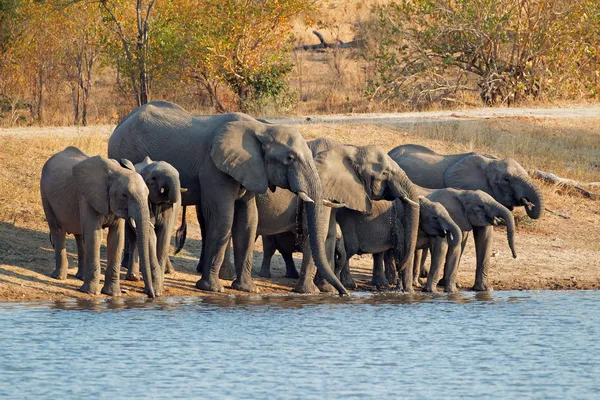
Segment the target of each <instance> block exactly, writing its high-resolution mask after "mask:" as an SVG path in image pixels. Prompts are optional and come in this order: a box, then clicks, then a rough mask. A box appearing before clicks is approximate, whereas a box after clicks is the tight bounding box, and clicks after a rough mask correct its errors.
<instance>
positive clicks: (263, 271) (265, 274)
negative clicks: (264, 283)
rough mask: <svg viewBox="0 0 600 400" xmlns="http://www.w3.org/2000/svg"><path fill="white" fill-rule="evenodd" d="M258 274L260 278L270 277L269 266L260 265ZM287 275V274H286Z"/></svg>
mask: <svg viewBox="0 0 600 400" xmlns="http://www.w3.org/2000/svg"><path fill="white" fill-rule="evenodd" d="M258 276H260V277H261V278H270V277H271V268H265V267H261V268H260V271H258ZM286 276H287V274H286Z"/></svg>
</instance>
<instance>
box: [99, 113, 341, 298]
mask: <svg viewBox="0 0 600 400" xmlns="http://www.w3.org/2000/svg"><path fill="white" fill-rule="evenodd" d="M108 155H109V157H113V158H128V159H130V160H132V161H133V162H140V161H142V160H143V159H144V157H146V156H149V157H151V158H152V159H156V160H163V161H166V162H168V163H170V164H171V165H173V167H175V168H176V169H177V171H179V176H180V180H181V185H182V186H183V187H185V188H187V189H188V191H187V192H186V193H184V194H183V195H182V205H183V206H188V205H196V206H197V207H196V213H197V215H198V220H199V222H200V227H201V234H202V238H203V240H202V253H201V256H200V261H199V263H198V267H197V270H198V272H200V273H202V278H201V279H200V280H198V281H197V282H196V287H197V288H198V289H200V290H208V291H217V292H220V291H223V290H224V288H223V285H222V284H221V283H220V281H219V270H220V268H221V264H222V262H223V255H224V252H225V248H226V246H227V242H228V240H229V238H230V236H232V239H233V251H234V263H235V268H236V275H237V277H236V279H235V280H234V281H233V283H232V287H233V288H234V289H237V290H242V291H246V292H258V288H257V287H256V285H255V284H254V282H253V281H252V277H251V270H252V254H253V247H254V240H255V237H256V232H257V226H258V215H257V208H256V195H257V194H264V193H266V191H267V189H270V190H271V191H275V190H276V188H282V189H289V190H290V191H291V192H293V193H295V194H296V195H298V196H299V197H301V198H302V199H303V201H304V204H305V208H306V218H307V221H308V231H309V243H310V248H311V250H312V252H311V254H312V257H313V258H314V261H315V264H316V266H317V268H318V270H319V272H320V273H321V274H322V276H323V277H324V279H326V280H327V281H328V282H329V283H330V284H332V285H333V286H334V287H335V288H336V289H337V290H338V292H339V294H340V295H345V294H348V292H347V290H346V288H344V287H343V285H342V284H341V283H340V281H339V279H338V278H337V277H336V276H335V274H334V273H333V270H332V269H331V267H330V265H329V264H328V262H327V256H326V251H325V247H324V243H325V239H326V236H327V232H328V226H326V225H324V224H322V223H321V222H320V215H322V214H324V213H328V212H329V209H327V210H325V208H326V207H325V205H324V204H323V195H324V194H323V189H322V186H321V180H320V179H319V174H318V172H317V168H316V165H315V161H314V160H313V157H312V153H311V151H310V149H309V148H308V145H307V144H306V141H305V140H304V138H303V137H302V135H301V134H300V132H299V131H298V130H297V128H294V127H289V126H284V125H276V124H269V123H265V122H261V121H258V120H256V119H254V118H252V117H250V116H248V115H246V114H243V113H232V114H222V115H217V116H212V117H194V116H192V115H191V114H189V113H188V112H187V111H185V110H184V109H183V108H181V107H179V106H178V105H176V104H173V103H170V102H166V101H153V102H150V103H148V104H145V105H143V106H140V107H138V108H136V109H135V110H133V111H132V112H131V113H130V114H129V115H127V116H126V117H125V118H124V119H123V120H122V121H121V122H120V123H119V125H117V127H116V128H115V130H114V132H113V134H112V135H111V137H110V139H109V143H108Z"/></svg>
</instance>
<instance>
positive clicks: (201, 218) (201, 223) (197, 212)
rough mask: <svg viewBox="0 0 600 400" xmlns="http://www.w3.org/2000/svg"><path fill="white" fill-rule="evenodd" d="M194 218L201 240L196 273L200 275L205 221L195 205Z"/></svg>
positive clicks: (204, 240) (200, 210)
mask: <svg viewBox="0 0 600 400" xmlns="http://www.w3.org/2000/svg"><path fill="white" fill-rule="evenodd" d="M196 218H197V219H198V225H200V237H201V238H202V243H201V245H200V257H198V265H196V272H198V273H199V274H200V275H202V273H203V271H202V254H204V245H205V242H206V229H205V226H206V221H205V220H204V215H202V207H200V205H196Z"/></svg>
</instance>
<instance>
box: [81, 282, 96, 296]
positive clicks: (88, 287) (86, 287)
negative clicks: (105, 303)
mask: <svg viewBox="0 0 600 400" xmlns="http://www.w3.org/2000/svg"><path fill="white" fill-rule="evenodd" d="M98 286H99V285H98V283H95V282H94V283H90V282H84V283H83V285H81V287H80V288H79V291H80V292H83V293H89V294H94V295H95V294H98V293H100V291H99V290H98Z"/></svg>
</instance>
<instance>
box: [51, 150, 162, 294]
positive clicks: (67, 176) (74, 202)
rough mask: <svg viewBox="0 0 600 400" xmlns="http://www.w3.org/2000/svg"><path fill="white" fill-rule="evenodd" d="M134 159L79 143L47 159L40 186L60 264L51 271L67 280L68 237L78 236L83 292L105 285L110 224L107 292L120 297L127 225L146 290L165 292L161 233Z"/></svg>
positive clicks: (57, 263) (149, 292)
mask: <svg viewBox="0 0 600 400" xmlns="http://www.w3.org/2000/svg"><path fill="white" fill-rule="evenodd" d="M130 164H131V163H130V162H128V161H125V160H124V161H123V162H121V165H119V163H118V162H117V161H115V160H109V159H107V158H104V157H101V156H95V157H88V156H87V155H85V154H84V153H83V152H81V150H79V149H77V148H75V147H67V148H66V149H65V150H63V151H61V152H59V153H57V154H55V155H53V156H52V157H50V159H49V160H48V161H46V163H45V164H44V167H43V169H42V178H41V181H40V191H41V195H42V204H43V206H44V212H45V214H46V220H47V221H48V226H49V228H50V236H51V239H52V242H53V245H54V249H55V258H56V269H55V270H54V272H53V273H52V276H53V277H54V278H57V279H65V278H66V276H67V268H68V261H67V254H66V249H65V237H66V234H67V233H72V234H74V235H75V237H76V239H77V252H78V255H79V271H78V275H79V277H83V280H84V283H83V285H82V286H81V288H80V290H81V291H82V292H86V293H91V294H97V293H98V289H99V285H100V245H101V242H102V228H108V237H107V261H108V263H107V268H106V276H105V280H104V286H103V287H102V293H104V294H107V295H111V296H119V295H120V293H121V289H120V285H119V261H120V259H121V256H122V252H123V241H124V226H125V221H127V222H128V223H129V224H130V225H131V227H132V228H133V229H134V230H135V232H136V236H137V245H138V247H139V249H140V262H141V266H142V270H143V272H144V282H145V285H146V288H145V292H146V293H147V294H148V296H149V297H151V298H154V297H156V296H159V295H160V294H161V292H162V284H163V275H162V270H161V268H160V266H159V264H158V260H157V258H156V237H155V234H154V229H153V226H152V223H151V221H150V211H149V209H148V188H147V187H146V184H145V183H144V180H143V179H142V177H141V176H140V175H139V174H137V173H136V172H135V171H134V170H131V169H129V168H128V167H127V166H129V165H130Z"/></svg>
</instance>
